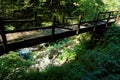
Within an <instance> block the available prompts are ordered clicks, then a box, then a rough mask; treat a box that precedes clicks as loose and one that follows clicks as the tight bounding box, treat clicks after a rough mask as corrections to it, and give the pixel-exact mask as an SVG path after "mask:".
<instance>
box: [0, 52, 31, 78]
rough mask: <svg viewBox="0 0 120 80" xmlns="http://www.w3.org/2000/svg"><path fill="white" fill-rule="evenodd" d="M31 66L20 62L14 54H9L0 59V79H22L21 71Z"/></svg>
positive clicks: (26, 62)
mask: <svg viewBox="0 0 120 80" xmlns="http://www.w3.org/2000/svg"><path fill="white" fill-rule="evenodd" d="M30 64H31V62H30V61H24V60H22V59H21V58H20V57H19V56H18V55H17V53H16V52H10V53H9V54H8V55H3V56H1V57H0V79H1V80H13V79H14V80H15V79H17V78H18V80H19V77H22V75H23V74H24V72H23V71H25V70H26V69H27V67H29V66H30Z"/></svg>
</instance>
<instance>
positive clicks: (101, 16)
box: [0, 11, 118, 53]
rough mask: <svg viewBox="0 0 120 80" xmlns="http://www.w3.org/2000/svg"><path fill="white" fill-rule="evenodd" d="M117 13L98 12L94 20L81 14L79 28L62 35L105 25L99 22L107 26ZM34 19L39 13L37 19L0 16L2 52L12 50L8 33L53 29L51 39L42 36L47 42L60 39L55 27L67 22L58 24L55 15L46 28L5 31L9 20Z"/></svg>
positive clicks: (115, 17)
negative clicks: (8, 40) (50, 24)
mask: <svg viewBox="0 0 120 80" xmlns="http://www.w3.org/2000/svg"><path fill="white" fill-rule="evenodd" d="M117 15H118V11H106V12H98V13H97V14H96V17H95V19H94V20H93V21H83V19H84V15H83V14H80V16H79V22H78V23H77V25H78V28H77V30H74V31H71V32H68V33H71V34H67V32H66V33H64V34H62V36H63V35H66V34H67V35H66V36H71V35H75V34H80V33H82V32H86V31H91V30H93V29H94V30H95V29H96V28H97V27H98V26H100V25H103V24H99V22H104V25H105V27H107V26H108V24H109V23H114V22H115V21H116V20H117ZM64 19H74V18H73V17H72V18H71V17H70V18H69V17H67V18H64ZM112 19H113V21H111V22H110V20H112ZM33 21H35V24H37V14H35V19H34V20H3V19H2V18H0V34H1V37H2V46H3V48H2V49H3V50H4V51H2V52H6V53H8V51H9V50H10V49H8V43H7V39H6V34H8V33H15V32H24V31H32V30H39V29H52V32H51V40H45V39H48V38H47V37H42V38H40V39H41V40H42V41H41V42H47V41H54V40H56V39H60V38H58V36H56V34H55V28H65V26H66V25H65V22H64V24H62V25H58V24H57V22H56V17H54V19H53V25H52V26H48V27H45V28H30V29H25V30H16V31H5V29H4V24H5V23H6V22H7V23H8V22H33ZM63 21H64V20H63ZM85 23H87V24H92V25H93V26H89V25H85ZM73 25H74V24H73ZM81 25H84V26H87V27H86V29H81ZM90 27H92V28H90ZM66 29H68V28H66ZM89 29H90V30H89ZM69 30H72V29H69ZM74 32H75V33H74ZM62 36H60V37H61V38H62ZM56 37H57V38H56ZM64 37H65V36H64ZM64 37H63V38H64ZM55 38H56V39H55ZM43 40H45V41H43ZM37 41H38V40H37ZM33 42H35V41H33ZM16 44H17V43H16ZM23 47H24V46H23Z"/></svg>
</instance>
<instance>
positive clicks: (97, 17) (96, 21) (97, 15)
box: [93, 12, 100, 32]
mask: <svg viewBox="0 0 120 80" xmlns="http://www.w3.org/2000/svg"><path fill="white" fill-rule="evenodd" d="M99 16H100V12H97V14H96V17H95V25H94V28H93V32H94V31H95V30H96V27H97V23H98V20H99Z"/></svg>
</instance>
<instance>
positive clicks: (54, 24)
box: [52, 16, 56, 41]
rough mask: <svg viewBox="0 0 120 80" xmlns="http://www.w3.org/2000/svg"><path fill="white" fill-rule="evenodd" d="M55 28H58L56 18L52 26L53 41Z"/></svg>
mask: <svg viewBox="0 0 120 80" xmlns="http://www.w3.org/2000/svg"><path fill="white" fill-rule="evenodd" d="M55 26H56V16H55V17H54V18H53V25H52V41H54V35H55Z"/></svg>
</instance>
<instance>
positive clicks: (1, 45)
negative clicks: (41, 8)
mask: <svg viewBox="0 0 120 80" xmlns="http://www.w3.org/2000/svg"><path fill="white" fill-rule="evenodd" d="M118 13H119V12H118V11H109V12H99V13H98V14H97V15H96V18H95V20H93V21H83V18H84V15H83V14H80V16H79V22H78V23H76V24H71V25H66V24H65V20H66V19H71V18H73V17H69V18H68V17H64V19H63V20H64V24H62V25H58V24H57V22H56V17H54V20H53V25H52V26H48V27H44V28H31V29H24V30H16V31H5V30H4V24H5V23H9V22H32V21H36V20H3V19H0V34H1V41H0V55H2V54H4V53H7V52H8V51H11V50H16V49H20V48H24V47H29V46H32V45H36V44H40V43H45V42H52V41H56V40H58V39H62V38H65V37H69V36H73V35H76V34H80V33H84V32H87V31H94V30H99V31H101V30H102V28H104V27H107V26H108V25H111V24H112V23H114V22H116V21H117V15H118ZM11 36H14V37H11Z"/></svg>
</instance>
